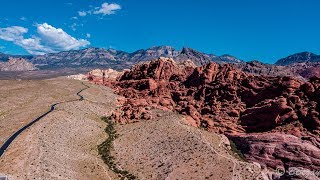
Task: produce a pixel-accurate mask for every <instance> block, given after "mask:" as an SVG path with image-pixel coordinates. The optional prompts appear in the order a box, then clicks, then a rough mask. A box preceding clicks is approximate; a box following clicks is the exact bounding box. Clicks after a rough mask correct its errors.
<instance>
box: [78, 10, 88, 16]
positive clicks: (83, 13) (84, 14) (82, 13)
mask: <svg viewBox="0 0 320 180" xmlns="http://www.w3.org/2000/svg"><path fill="white" fill-rule="evenodd" d="M78 14H79V16H81V17H84V16H86V15H87V12H85V11H79V12H78Z"/></svg>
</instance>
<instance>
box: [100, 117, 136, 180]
mask: <svg viewBox="0 0 320 180" xmlns="http://www.w3.org/2000/svg"><path fill="white" fill-rule="evenodd" d="M101 119H102V120H103V121H104V122H106V123H107V124H108V125H107V127H106V129H105V132H106V133H107V134H108V136H109V137H108V139H107V140H105V141H104V142H103V143H102V144H100V145H99V146H98V150H99V154H100V155H101V157H102V159H103V161H104V162H105V163H106V164H107V166H108V167H109V169H111V170H112V171H113V172H115V173H116V174H118V175H119V177H120V178H121V179H137V177H136V176H134V175H133V174H130V173H129V172H128V171H126V170H123V169H120V168H119V166H117V165H116V164H115V162H114V157H113V156H112V155H111V150H112V149H113V141H114V140H115V139H116V138H117V137H118V134H117V131H116V130H115V128H114V126H115V123H113V122H112V121H111V118H110V117H102V118H101Z"/></svg>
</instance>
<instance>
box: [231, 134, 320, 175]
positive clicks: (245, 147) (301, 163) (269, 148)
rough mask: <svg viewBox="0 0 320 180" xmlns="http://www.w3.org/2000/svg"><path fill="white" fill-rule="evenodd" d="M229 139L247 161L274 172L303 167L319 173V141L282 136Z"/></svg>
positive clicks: (244, 135)
mask: <svg viewBox="0 0 320 180" xmlns="http://www.w3.org/2000/svg"><path fill="white" fill-rule="evenodd" d="M229 138H230V139H231V140H232V141H233V142H234V143H235V144H236V145H237V147H238V148H240V149H241V150H242V152H243V153H244V154H245V156H246V158H247V159H248V160H252V161H258V162H260V164H262V165H264V166H267V167H271V168H274V169H277V168H283V167H284V168H285V169H288V168H289V167H304V168H307V169H312V170H320V151H319V148H320V138H319V137H302V138H298V137H296V136H293V135H288V134H280V133H263V134H262V133H259V134H255V133H253V134H238V135H236V136H229Z"/></svg>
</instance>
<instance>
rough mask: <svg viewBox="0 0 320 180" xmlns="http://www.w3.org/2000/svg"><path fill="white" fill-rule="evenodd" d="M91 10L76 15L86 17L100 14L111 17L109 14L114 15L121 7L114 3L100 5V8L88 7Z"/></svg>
mask: <svg viewBox="0 0 320 180" xmlns="http://www.w3.org/2000/svg"><path fill="white" fill-rule="evenodd" d="M90 8H91V10H89V11H78V15H79V16H82V17H83V16H87V15H88V14H90V15H91V14H102V15H103V16H105V15H111V14H115V13H116V11H117V10H120V9H121V6H120V5H119V4H116V3H111V4H109V3H107V2H105V3H103V4H101V6H100V7H93V6H90Z"/></svg>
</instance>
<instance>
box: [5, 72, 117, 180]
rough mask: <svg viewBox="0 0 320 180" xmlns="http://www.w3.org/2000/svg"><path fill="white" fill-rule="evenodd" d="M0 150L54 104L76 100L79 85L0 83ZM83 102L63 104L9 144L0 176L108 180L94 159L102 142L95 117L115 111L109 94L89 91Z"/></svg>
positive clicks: (99, 89)
mask: <svg viewBox="0 0 320 180" xmlns="http://www.w3.org/2000/svg"><path fill="white" fill-rule="evenodd" d="M0 84H1V85H0V87H1V91H0V96H1V103H0V107H1V131H0V132H1V133H0V136H1V139H2V141H1V144H2V143H3V141H4V140H5V139H6V138H8V137H9V136H10V135H11V134H12V133H13V132H14V131H16V130H18V129H19V128H21V127H22V126H23V125H25V124H27V123H28V122H30V121H31V120H32V119H34V118H35V117H37V116H39V115H41V114H42V113H43V112H45V111H47V110H48V109H49V105H50V104H52V103H55V102H63V101H69V100H73V99H78V98H79V97H78V96H76V93H77V92H78V91H79V90H80V89H82V88H84V86H83V85H82V84H81V82H80V81H75V80H68V79H65V78H56V79H50V80H31V81H13V80H9V81H0ZM81 95H82V96H83V97H84V98H85V100H84V101H74V102H67V103H62V104H61V105H58V106H57V108H56V110H55V111H53V112H52V113H50V114H48V115H47V116H46V117H44V118H43V119H41V120H40V121H38V122H37V123H35V124H34V125H33V126H31V127H30V128H28V129H27V130H26V131H24V132H23V133H22V134H21V135H20V136H18V138H17V139H15V140H14V141H13V143H12V144H11V145H10V147H9V148H8V150H7V151H6V152H5V153H4V154H3V156H2V157H1V159H0V164H1V166H0V175H6V176H8V177H9V178H12V179H114V177H113V174H112V172H110V171H109V170H108V168H107V167H106V166H105V164H104V163H103V161H102V160H101V159H100V157H99V156H98V151H97V145H99V144H101V142H102V141H103V140H104V139H106V134H105V132H104V128H105V126H106V124H105V123H104V122H102V121H101V119H100V117H101V116H104V115H107V114H105V113H108V112H111V111H112V110H113V108H115V102H116V96H115V95H114V94H113V93H112V92H111V90H110V89H108V88H105V87H98V86H94V85H90V88H89V89H87V90H85V91H83V92H82V93H81Z"/></svg>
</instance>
